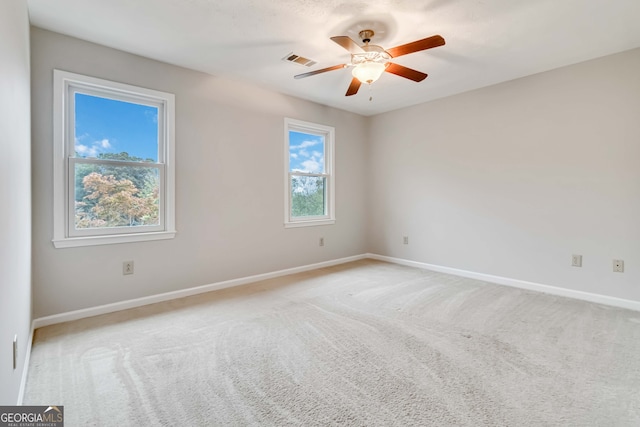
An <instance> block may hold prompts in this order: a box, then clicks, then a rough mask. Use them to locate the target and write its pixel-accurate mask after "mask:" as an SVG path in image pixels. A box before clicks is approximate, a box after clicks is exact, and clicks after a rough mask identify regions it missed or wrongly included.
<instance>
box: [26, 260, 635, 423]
mask: <svg viewBox="0 0 640 427" xmlns="http://www.w3.org/2000/svg"><path fill="white" fill-rule="evenodd" d="M24 404H27V405H28V404H42V405H50V404H56V405H64V406H65V408H64V409H65V418H66V425H67V426H69V427H71V426H86V425H104V426H150V425H171V426H183V425H184V426H218V425H219V426H242V425H266V426H270V425H272V426H283V425H298V426H314V425H354V426H376V425H381V426H382V425H383V426H409V425H427V426H430V425H433V426H448V425H459V426H495V425H499V426H555V425H571V426H638V425H640V313H638V312H633V311H628V310H623V309H616V308H611V307H606V306H602V305H597V304H591V303H586V302H580V301H574V300H570V299H565V298H560V297H554V296H549V295H544V294H538V293H533V292H528V291H522V290H518V289H512V288H508V287H502V286H498V285H492V284H488V283H483V282H479V281H475V280H470V279H463V278H459V277H455V276H449V275H446V274H441V273H434V272H429V271H424V270H419V269H413V268H408V267H402V266H397V265H393V264H387V263H382V262H377V261H371V260H365V261H359V262H355V263H350V264H345V265H341V266H337V267H332V268H325V269H321V270H316V271H313V272H308V273H302V274H296V275H292V276H287V277H283V278H278V279H273V280H269V281H265V282H260V283H257V284H254V285H249V286H244V287H241V288H235V289H228V290H224V291H218V292H213V293H209V294H205V295H199V296H195V297H190V298H185V299H182V300H176V301H171V302H167V303H161V304H156V305H153V306H147V307H142V308H138V309H133V310H128V311H123V312H119V313H113V314H109V315H104V316H99V317H94V318H90V319H84V320H80V321H76V322H70V323H65V324H60V325H54V326H49V327H46V328H42V329H39V330H37V331H36V334H35V342H34V346H33V352H32V356H31V364H30V368H29V377H28V382H27V389H26V396H25V399H24Z"/></svg>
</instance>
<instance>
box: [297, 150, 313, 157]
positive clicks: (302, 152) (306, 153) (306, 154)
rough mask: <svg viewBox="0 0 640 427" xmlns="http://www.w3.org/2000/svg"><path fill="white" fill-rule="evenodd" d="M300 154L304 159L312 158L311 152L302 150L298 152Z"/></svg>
mask: <svg viewBox="0 0 640 427" xmlns="http://www.w3.org/2000/svg"><path fill="white" fill-rule="evenodd" d="M298 154H300V155H301V156H302V157H309V156H311V154H309V152H308V151H307V150H300V151H298Z"/></svg>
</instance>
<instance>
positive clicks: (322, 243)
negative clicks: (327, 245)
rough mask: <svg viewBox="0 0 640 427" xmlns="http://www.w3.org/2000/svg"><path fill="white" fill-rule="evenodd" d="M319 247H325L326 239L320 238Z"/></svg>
mask: <svg viewBox="0 0 640 427" xmlns="http://www.w3.org/2000/svg"><path fill="white" fill-rule="evenodd" d="M318 245H319V246H324V237H321V238H320V240H319V241H318Z"/></svg>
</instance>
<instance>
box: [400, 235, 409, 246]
mask: <svg viewBox="0 0 640 427" xmlns="http://www.w3.org/2000/svg"><path fill="white" fill-rule="evenodd" d="M402 243H404V244H405V245H408V244H409V236H404V237H403V238H402Z"/></svg>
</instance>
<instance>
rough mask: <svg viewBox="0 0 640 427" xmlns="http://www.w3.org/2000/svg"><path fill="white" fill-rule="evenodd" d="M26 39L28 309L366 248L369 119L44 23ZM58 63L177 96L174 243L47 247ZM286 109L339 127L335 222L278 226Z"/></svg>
mask: <svg viewBox="0 0 640 427" xmlns="http://www.w3.org/2000/svg"><path fill="white" fill-rule="evenodd" d="M31 43H32V44H31V49H32V58H31V59H32V64H31V66H32V76H33V80H32V92H33V117H32V120H33V166H34V170H33V191H34V200H33V203H34V206H33V208H34V209H33V211H34V218H33V220H34V226H33V245H34V246H33V260H34V268H33V275H34V317H41V316H46V315H51V314H57V313H62V312H67V311H70V310H76V309H81V308H86V307H94V306H97V305H101V304H107V303H112V302H117V301H122V300H128V299H132V298H138V297H142V296H148V295H154V294H158V293H162V292H168V291H174V290H179V289H183V288H189V287H194V286H199V285H205V284H210V283H215V282H218V281H222V280H227V279H233V278H239V277H245V276H249V275H254V274H259V273H266V272H271V271H276V270H280V269H285V268H290V267H295V266H300V265H306V264H311V263H316V262H321V261H326V260H332V259H336V258H341V257H346V256H352V255H357V254H361V253H364V252H366V234H365V231H366V230H365V225H364V223H363V221H362V219H363V218H364V217H365V214H366V212H365V205H366V204H365V196H364V194H363V192H362V189H363V188H365V183H364V180H365V177H366V175H365V164H364V161H365V160H364V156H363V151H364V149H365V143H366V124H367V120H366V119H365V118H364V117H361V116H358V115H355V114H351V113H347V112H345V111H341V110H336V109H333V108H329V107H325V106H321V105H318V104H314V103H310V102H307V101H303V100H299V99H296V98H292V97H289V96H285V95H281V94H278V93H275V92H271V91H268V90H264V89H261V88H258V87H254V86H248V85H243V84H241V83H238V82H234V81H231V80H227V79H221V78H216V77H212V76H210V75H207V74H203V73H198V72H195V71H191V70H187V69H184V68H179V67H175V66H172V65H168V64H164V63H159V62H156V61H152V60H149V59H145V58H141V57H138V56H135V55H131V54H127V53H124V52H121V51H117V50H113V49H109V48H106V47H104V46H99V45H95V44H92V43H89V42H85V41H81V40H78V39H74V38H70V37H66V36H63V35H60V34H56V33H52V32H49V31H45V30H42V29H39V28H32V31H31ZM54 68H58V69H62V70H66V71H71V72H76V73H81V74H86V75H91V76H95V77H100V78H104V79H108V80H115V81H119V82H123V83H128V84H134V85H139V86H144V87H149V88H152V89H157V90H162V91H167V92H171V93H174V94H175V95H176V158H177V160H176V181H177V193H176V194H177V208H176V219H177V223H176V224H177V230H178V235H177V237H176V238H175V239H173V240H163V241H157V242H145V243H132V244H119V245H106V246H94V247H88V248H69V249H54V247H53V245H52V243H51V239H52V197H51V192H52V184H51V179H52V157H51V156H52V111H51V108H52V107H51V105H52V86H51V85H52V73H53V69H54ZM285 116H287V117H292V118H296V119H301V120H306V121H312V122H316V123H320V124H325V125H330V126H335V128H336V169H337V171H336V180H337V181H336V218H337V221H336V224H335V225H332V226H322V227H312V228H296V229H285V228H284V226H283V221H284V170H283V168H284V141H283V136H284V117H285ZM321 236H322V237H324V238H325V246H324V247H322V248H321V247H319V246H318V239H319V237H321ZM125 260H134V262H135V274H134V275H133V276H123V275H122V262H123V261H125Z"/></svg>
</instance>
